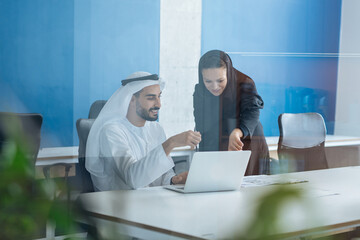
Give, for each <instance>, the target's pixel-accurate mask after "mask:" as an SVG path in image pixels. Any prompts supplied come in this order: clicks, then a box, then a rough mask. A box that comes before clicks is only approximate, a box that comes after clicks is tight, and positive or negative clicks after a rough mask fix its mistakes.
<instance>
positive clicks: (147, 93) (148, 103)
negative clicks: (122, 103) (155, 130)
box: [135, 85, 161, 121]
mask: <svg viewBox="0 0 360 240" xmlns="http://www.w3.org/2000/svg"><path fill="white" fill-rule="evenodd" d="M160 97H161V91H160V86H159V85H152V86H148V87H145V88H143V89H142V91H141V92H140V95H139V96H138V97H135V98H136V113H137V115H138V116H139V117H141V118H142V119H144V120H146V121H156V120H157V119H158V113H159V109H160V107H161V102H160Z"/></svg>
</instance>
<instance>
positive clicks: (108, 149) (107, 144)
mask: <svg viewBox="0 0 360 240" xmlns="http://www.w3.org/2000/svg"><path fill="white" fill-rule="evenodd" d="M165 140H166V136H165V132H164V130H163V128H162V127H161V126H160V124H159V123H157V122H149V121H147V122H146V123H145V125H144V126H143V127H136V126H134V125H132V124H131V123H130V122H129V121H128V120H127V119H126V118H125V119H122V120H119V121H117V122H113V123H109V124H107V125H105V126H104V127H103V128H102V130H101V132H100V139H99V144H100V156H99V161H104V174H103V175H102V176H101V177H99V176H95V175H91V178H92V181H93V184H94V187H95V190H96V191H106V190H118V189H137V188H141V187H147V186H160V185H169V184H170V180H171V178H172V177H173V176H175V173H174V171H173V169H172V168H173V167H174V161H173V160H172V158H171V157H170V156H166V153H165V151H164V149H163V147H162V143H163V142H164V141H165Z"/></svg>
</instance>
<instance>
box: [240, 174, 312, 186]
mask: <svg viewBox="0 0 360 240" xmlns="http://www.w3.org/2000/svg"><path fill="white" fill-rule="evenodd" d="M302 182H307V180H301V179H294V178H287V177H284V176H275V175H270V176H269V175H255V176H245V177H244V179H243V182H242V184H241V187H244V188H246V187H259V186H267V185H276V184H294V183H302Z"/></svg>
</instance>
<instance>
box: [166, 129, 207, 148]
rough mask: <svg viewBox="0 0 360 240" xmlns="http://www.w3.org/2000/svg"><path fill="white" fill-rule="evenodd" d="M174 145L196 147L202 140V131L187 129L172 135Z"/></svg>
mask: <svg viewBox="0 0 360 240" xmlns="http://www.w3.org/2000/svg"><path fill="white" fill-rule="evenodd" d="M171 140H172V141H173V143H174V147H183V146H190V147H192V148H195V147H196V145H198V144H199V142H200V141H201V134H200V132H194V131H191V130H189V131H186V132H183V133H180V134H177V135H175V136H172V137H171Z"/></svg>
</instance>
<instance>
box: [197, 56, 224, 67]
mask: <svg viewBox="0 0 360 240" xmlns="http://www.w3.org/2000/svg"><path fill="white" fill-rule="evenodd" d="M221 67H224V68H226V63H225V61H224V60H222V59H221V58H220V54H219V55H217V54H213V55H209V56H207V57H204V58H202V59H201V61H200V63H199V68H200V69H201V70H202V69H208V68H221Z"/></svg>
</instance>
